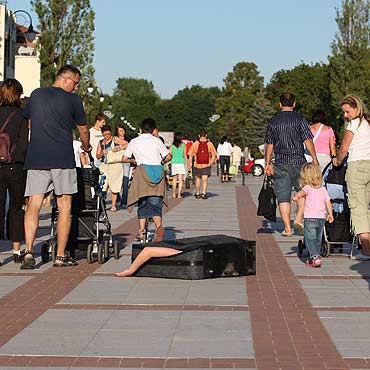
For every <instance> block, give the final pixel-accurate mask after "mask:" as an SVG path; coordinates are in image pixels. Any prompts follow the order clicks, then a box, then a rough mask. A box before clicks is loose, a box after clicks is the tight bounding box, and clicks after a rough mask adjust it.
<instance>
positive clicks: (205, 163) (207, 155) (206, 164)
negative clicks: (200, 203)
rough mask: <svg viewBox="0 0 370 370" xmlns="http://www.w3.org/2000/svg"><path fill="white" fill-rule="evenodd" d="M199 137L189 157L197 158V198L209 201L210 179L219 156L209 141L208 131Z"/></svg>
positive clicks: (194, 173)
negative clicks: (212, 167)
mask: <svg viewBox="0 0 370 370" xmlns="http://www.w3.org/2000/svg"><path fill="white" fill-rule="evenodd" d="M198 137H199V138H198V140H196V141H194V143H193V145H192V146H191V148H190V150H189V156H190V157H195V161H194V169H193V176H194V177H195V198H196V199H207V188H208V177H210V176H211V166H212V165H214V164H215V162H216V160H217V158H218V155H217V152H216V149H215V147H214V145H213V144H212V143H211V141H209V140H208V135H207V131H206V130H204V129H202V130H200V131H199V135H198ZM201 187H202V193H200V191H201V190H200V188H201Z"/></svg>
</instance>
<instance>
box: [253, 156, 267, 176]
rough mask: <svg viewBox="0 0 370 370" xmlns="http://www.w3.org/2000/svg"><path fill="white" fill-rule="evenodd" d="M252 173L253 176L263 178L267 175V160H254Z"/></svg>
mask: <svg viewBox="0 0 370 370" xmlns="http://www.w3.org/2000/svg"><path fill="white" fill-rule="evenodd" d="M251 173H252V175H253V176H262V175H263V174H264V173H265V158H260V159H255V160H254V163H253V166H252V167H251Z"/></svg>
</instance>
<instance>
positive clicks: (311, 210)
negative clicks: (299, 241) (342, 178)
mask: <svg viewBox="0 0 370 370" xmlns="http://www.w3.org/2000/svg"><path fill="white" fill-rule="evenodd" d="M300 185H301V186H302V190H300V191H299V192H298V193H297V194H296V195H295V196H294V197H293V198H292V199H293V200H294V201H296V202H297V201H298V200H299V199H304V200H305V201H304V242H305V245H306V247H307V249H308V252H309V254H310V258H309V260H308V261H307V263H306V264H307V265H308V266H312V267H321V243H322V236H323V234H324V227H325V222H326V221H328V222H329V223H332V222H333V221H334V218H333V207H332V204H331V201H330V197H329V194H328V192H327V190H326V189H325V188H324V187H323V186H322V175H321V171H320V167H319V166H317V165H314V164H312V163H306V164H305V165H303V167H302V169H301V174H300Z"/></svg>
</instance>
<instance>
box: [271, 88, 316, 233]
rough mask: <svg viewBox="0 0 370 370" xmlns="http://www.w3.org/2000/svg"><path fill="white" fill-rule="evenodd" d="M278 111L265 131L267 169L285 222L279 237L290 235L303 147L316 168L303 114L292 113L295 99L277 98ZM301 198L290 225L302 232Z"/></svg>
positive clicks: (302, 160)
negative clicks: (293, 197)
mask: <svg viewBox="0 0 370 370" xmlns="http://www.w3.org/2000/svg"><path fill="white" fill-rule="evenodd" d="M279 105H280V110H281V111H280V112H279V113H276V114H275V115H274V116H273V117H272V118H271V120H270V122H269V124H268V126H267V131H266V152H265V159H266V168H265V172H266V174H267V175H268V176H271V175H273V174H274V178H275V193H276V197H277V200H278V204H279V210H280V214H281V218H282V220H283V223H284V231H283V232H282V233H281V235H282V236H292V235H293V232H292V229H291V226H290V213H291V206H290V201H291V193H292V188H294V189H295V190H296V191H299V190H300V186H299V174H300V170H301V167H302V165H303V164H305V163H306V159H305V156H304V146H303V144H304V145H305V146H306V148H307V150H308V151H309V153H310V154H311V156H312V158H313V163H315V164H316V165H318V162H317V157H316V152H315V147H314V144H313V141H312V138H313V136H312V134H311V131H310V129H309V127H308V122H307V121H306V119H305V118H304V117H303V115H302V114H300V113H297V112H294V110H293V109H294V107H295V99H294V96H293V94H291V93H284V94H282V95H281V96H280V103H279ZM272 153H274V156H275V168H274V169H273V168H272V166H271V156H272ZM303 207H304V198H300V200H299V201H298V205H297V214H296V217H295V220H294V223H293V226H294V227H295V228H297V229H299V230H300V231H303Z"/></svg>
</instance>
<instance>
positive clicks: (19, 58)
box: [14, 25, 41, 96]
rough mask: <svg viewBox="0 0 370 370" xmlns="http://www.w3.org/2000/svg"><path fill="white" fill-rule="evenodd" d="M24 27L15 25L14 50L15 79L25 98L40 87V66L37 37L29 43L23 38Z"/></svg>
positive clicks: (25, 29)
mask: <svg viewBox="0 0 370 370" xmlns="http://www.w3.org/2000/svg"><path fill="white" fill-rule="evenodd" d="M26 31H27V28H26V27H23V26H19V25H17V44H16V48H15V77H14V78H16V79H17V80H18V81H19V82H20V83H21V84H22V86H23V93H24V95H25V96H30V95H31V92H32V91H33V90H35V89H37V88H38V87H40V74H41V65H40V60H39V55H38V50H37V47H36V42H37V36H36V39H35V41H34V42H32V43H30V42H28V41H27V39H26V37H25V36H24V32H26Z"/></svg>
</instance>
